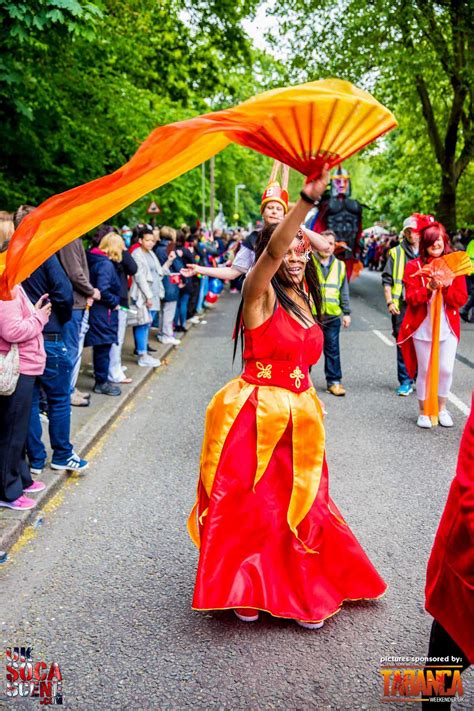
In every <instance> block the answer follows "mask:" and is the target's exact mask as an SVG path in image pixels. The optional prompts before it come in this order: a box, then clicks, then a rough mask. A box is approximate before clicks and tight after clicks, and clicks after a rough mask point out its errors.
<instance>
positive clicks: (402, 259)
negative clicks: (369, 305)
mask: <svg viewBox="0 0 474 711" xmlns="http://www.w3.org/2000/svg"><path fill="white" fill-rule="evenodd" d="M388 253H389V255H390V257H392V259H393V271H392V279H393V284H392V301H393V303H394V304H395V306H396V307H397V309H398V308H399V306H400V298H401V296H402V292H403V274H404V273H405V265H406V263H407V255H406V252H405V250H404V249H402V246H401V244H397V246H396V247H392V249H389V251H388Z"/></svg>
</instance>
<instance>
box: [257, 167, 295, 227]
mask: <svg viewBox="0 0 474 711" xmlns="http://www.w3.org/2000/svg"><path fill="white" fill-rule="evenodd" d="M280 169H281V183H280V181H279V180H278V179H277V175H278V172H279V171H280ZM288 174H289V168H288V166H287V165H282V164H281V163H280V161H277V160H276V161H275V162H274V164H273V168H272V172H271V173H270V180H269V183H268V185H267V187H266V188H265V192H264V193H263V195H262V203H261V205H260V212H261V213H263V210H264V208H265V205H268V203H269V202H279V203H280V205H282V206H283V209H284V211H285V215H286V213H287V212H288Z"/></svg>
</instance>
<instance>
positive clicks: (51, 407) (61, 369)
mask: <svg viewBox="0 0 474 711" xmlns="http://www.w3.org/2000/svg"><path fill="white" fill-rule="evenodd" d="M33 210H34V207H31V206H29V205H22V206H21V207H19V208H18V210H17V211H16V213H15V229H16V228H17V227H18V225H19V224H20V222H21V221H22V219H23V218H24V217H26V215H28V214H30V213H31V212H33ZM22 285H23V288H24V290H25V292H26V294H27V296H28V298H29V299H30V301H31V302H32V303H33V304H36V303H37V301H38V299H39V298H40V297H41V296H43V294H48V298H49V300H50V301H51V306H52V309H51V316H50V319H49V322H48V323H47V324H46V326H45V328H44V331H43V336H44V347H45V351H46V366H45V370H44V373H43V375H40V376H38V377H37V380H36V383H35V389H34V392H33V405H32V409H31V416H30V425H29V431H28V440H27V454H28V459H29V462H30V470H31V472H32V473H33V474H41V472H42V471H43V468H44V465H45V463H46V456H47V454H46V448H45V446H44V444H43V441H42V428H41V420H40V406H39V403H40V386H41V388H42V389H43V391H44V392H45V394H46V399H47V402H48V418H49V439H50V442H51V448H52V450H53V455H52V457H51V468H52V469H56V470H60V471H62V470H64V469H66V470H69V471H82V470H83V469H86V468H87V466H88V463H87V461H86V460H85V459H81V458H80V457H79V456H78V455H77V454H75V452H74V448H73V445H72V444H71V440H70V436H71V372H72V362H71V359H70V357H69V355H68V351H67V348H66V345H65V343H64V340H63V334H62V328H63V326H64V324H65V323H67V322H68V321H69V320H70V318H71V316H72V306H73V289H72V285H71V282H70V281H69V279H68V277H67V274H66V272H65V271H64V269H63V268H62V266H61V264H60V263H59V260H58V258H57V257H56V255H53V256H52V257H49V259H47V260H46V261H45V262H43V264H42V265H41V266H40V267H38V269H36V270H35V271H34V272H33V274H31V276H30V277H28V279H25V280H24V281H23V282H22Z"/></svg>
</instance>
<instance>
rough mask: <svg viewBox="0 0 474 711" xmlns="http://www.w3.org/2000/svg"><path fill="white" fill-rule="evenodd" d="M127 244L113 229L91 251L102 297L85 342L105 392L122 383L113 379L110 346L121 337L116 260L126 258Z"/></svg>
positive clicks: (98, 385)
mask: <svg viewBox="0 0 474 711" xmlns="http://www.w3.org/2000/svg"><path fill="white" fill-rule="evenodd" d="M124 249H125V244H124V242H123V240H122V238H121V237H120V236H119V235H117V234H115V233H113V232H111V233H109V234H107V235H106V236H105V237H104V238H103V239H102V240H101V242H100V244H99V246H98V247H93V248H92V249H91V250H89V251H88V252H87V262H88V264H89V272H90V282H91V284H92V286H94V287H96V288H97V289H98V290H99V291H100V300H99V301H94V303H93V304H92V306H91V307H90V311H89V330H88V332H87V334H86V340H85V343H84V345H85V346H92V349H93V363H94V375H95V386H94V392H95V393H100V394H101V395H120V394H121V390H120V388H119V386H118V385H114V384H113V383H111V382H109V380H108V376H109V366H110V349H111V348H112V344H113V343H117V341H118V323H119V318H118V310H119V304H120V278H119V276H118V274H117V270H116V269H115V267H114V265H113V263H112V262H120V261H122V252H123V250H124Z"/></svg>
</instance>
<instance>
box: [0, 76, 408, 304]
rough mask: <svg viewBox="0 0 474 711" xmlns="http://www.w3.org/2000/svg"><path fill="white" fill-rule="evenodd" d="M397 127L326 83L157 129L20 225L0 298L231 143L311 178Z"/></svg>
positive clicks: (371, 102)
mask: <svg viewBox="0 0 474 711" xmlns="http://www.w3.org/2000/svg"><path fill="white" fill-rule="evenodd" d="M396 125H397V122H396V121H395V118H394V116H393V114H392V113H391V112H390V111H389V110H388V109H386V108H385V107H384V106H382V105H381V104H380V103H379V102H378V101H376V100H375V99H374V98H373V97H372V96H371V95H370V94H369V93H367V92H366V91H362V90H361V89H358V88H357V87H355V86H353V85H352V84H350V83H349V82H346V81H341V80H339V79H325V80H321V81H316V82H310V83H308V84H301V85H300V86H294V87H288V88H284V89H274V90H273V91H268V92H265V93H263V94H260V95H258V96H256V97H254V98H252V99H249V100H248V101H245V102H244V103H243V104H240V105H239V106H236V107H234V108H231V109H226V110H224V111H217V112H215V113H210V114H205V115H203V116H197V117H196V118H192V119H189V120H187V121H178V122H177V123H172V124H169V125H167V126H162V127H160V128H157V129H155V130H154V131H153V132H152V133H151V134H150V136H149V137H148V138H147V139H146V141H145V142H144V143H143V144H142V145H141V146H140V148H139V149H138V151H137V152H136V153H135V155H134V156H133V157H132V158H131V160H130V161H129V162H128V163H126V164H125V165H124V166H122V167H121V168H119V169H118V170H116V171H115V172H114V173H112V174H111V175H106V176H104V177H103V178H98V179H97V180H93V181H92V182H90V183H86V184H85V185H81V186H79V187H77V188H73V189H72V190H68V191H67V192H65V193H62V194H60V195H55V196H54V197H51V198H49V199H48V200H46V202H44V203H43V204H42V205H40V206H39V207H38V208H37V209H36V210H35V211H34V212H33V213H32V214H31V215H28V216H27V217H26V218H25V219H24V220H23V222H22V223H21V225H20V226H19V228H18V230H17V231H16V232H15V234H14V236H13V237H12V240H11V242H10V245H9V248H8V251H7V253H6V267H5V271H4V273H3V275H2V277H1V281H0V298H2V299H4V298H9V293H10V290H11V288H12V287H13V286H14V285H15V284H17V283H18V282H19V281H21V280H22V279H24V278H25V277H27V276H29V275H30V274H31V272H32V271H33V270H34V269H36V268H37V267H38V266H39V265H40V264H41V263H42V262H44V260H45V259H46V258H47V257H49V256H50V255H51V254H54V253H55V252H56V251H57V250H58V249H60V248H61V247H63V246H64V245H66V244H68V243H69V242H71V241H72V240H73V239H75V238H76V237H79V236H80V235H82V234H84V233H85V232H87V231H88V230H91V229H93V228H94V227H96V226H97V225H98V224H100V223H101V222H104V220H107V219H108V218H109V217H111V215H115V214H116V213H117V212H120V210H123V209H124V208H126V207H127V206H128V205H130V203H132V202H134V201H135V200H137V199H138V198H140V197H142V196H143V195H146V194H147V193H149V192H151V191H152V190H156V189H157V188H159V187H160V186H161V185H164V184H165V183H168V182H169V181H170V180H173V179H174V178H176V177H178V176H179V175H182V174H183V173H186V172H187V171H188V170H191V169H192V168H194V167H196V166H197V165H199V164H200V163H202V162H204V161H206V160H208V159H209V158H210V157H211V156H213V155H215V154H216V153H218V152H219V151H221V150H222V149H223V148H225V147H226V146H227V145H229V143H232V142H235V143H239V144H240V145H242V146H247V147H249V148H253V149H254V150H256V151H259V152H260V153H263V154H265V155H267V156H270V157H271V158H274V159H276V160H279V161H281V162H282V163H284V164H286V165H288V166H290V167H292V168H295V169H296V170H298V171H300V172H301V173H303V174H304V175H307V176H316V175H318V174H319V173H320V171H321V167H322V165H323V164H324V163H328V164H329V167H330V168H331V167H333V166H334V165H336V164H337V163H340V162H341V161H342V160H345V159H346V158H348V157H349V156H351V155H353V154H354V153H356V152H357V151H359V150H360V149H361V148H363V147H364V146H366V145H367V144H369V143H371V142H372V141H374V140H375V139H376V138H378V137H379V136H381V135H382V134H384V133H386V132H387V131H389V130H390V129H392V128H394V127H395V126H396ZM0 266H1V262H0Z"/></svg>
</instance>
